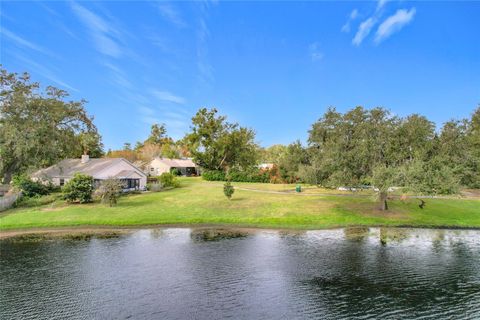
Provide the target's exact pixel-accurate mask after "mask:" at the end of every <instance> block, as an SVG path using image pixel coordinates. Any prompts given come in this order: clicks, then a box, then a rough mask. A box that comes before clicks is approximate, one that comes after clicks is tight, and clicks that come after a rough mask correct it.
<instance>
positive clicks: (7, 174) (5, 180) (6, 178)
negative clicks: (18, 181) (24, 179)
mask: <svg viewBox="0 0 480 320" xmlns="http://www.w3.org/2000/svg"><path fill="white" fill-rule="evenodd" d="M10 181H12V173H11V172H9V171H7V172H5V174H4V175H3V181H2V183H3V184H9V183H10Z"/></svg>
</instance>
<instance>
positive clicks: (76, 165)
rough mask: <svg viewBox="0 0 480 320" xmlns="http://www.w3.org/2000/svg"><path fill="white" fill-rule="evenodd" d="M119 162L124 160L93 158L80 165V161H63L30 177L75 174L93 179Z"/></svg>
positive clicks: (62, 176) (61, 176)
mask: <svg viewBox="0 0 480 320" xmlns="http://www.w3.org/2000/svg"><path fill="white" fill-rule="evenodd" d="M120 161H124V160H123V159H122V158H98V159H95V158H94V159H90V160H89V161H88V162H86V163H82V161H81V159H65V160H63V161H60V162H59V163H57V164H55V165H53V166H51V167H48V168H45V169H42V170H39V171H37V172H35V173H34V174H32V177H37V178H42V177H49V178H54V177H60V178H69V177H72V176H73V175H74V174H75V173H77V172H80V173H83V174H87V175H89V176H92V177H95V176H97V175H98V174H99V173H100V172H101V171H103V170H105V169H106V168H108V167H110V166H111V165H113V164H115V163H117V162H120Z"/></svg>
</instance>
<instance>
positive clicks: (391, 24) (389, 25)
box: [375, 8, 416, 43]
mask: <svg viewBox="0 0 480 320" xmlns="http://www.w3.org/2000/svg"><path fill="white" fill-rule="evenodd" d="M415 12H416V10H415V8H412V9H410V10H406V9H399V10H397V12H395V14H393V15H391V16H390V17H388V18H387V19H385V21H383V22H382V24H380V26H379V27H378V29H377V32H376V34H375V42H376V43H380V42H382V41H383V40H385V39H387V38H388V37H390V36H391V35H392V34H393V33H395V32H398V31H400V30H401V29H402V28H403V27H404V26H406V25H407V24H409V23H410V22H411V21H412V20H413V18H414V17H415Z"/></svg>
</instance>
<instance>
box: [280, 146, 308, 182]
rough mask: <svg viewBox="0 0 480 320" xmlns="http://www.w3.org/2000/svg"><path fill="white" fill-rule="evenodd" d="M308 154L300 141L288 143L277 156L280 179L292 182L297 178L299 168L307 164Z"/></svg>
mask: <svg viewBox="0 0 480 320" xmlns="http://www.w3.org/2000/svg"><path fill="white" fill-rule="evenodd" d="M308 162H309V159H308V154H307V151H306V150H305V149H304V148H303V146H302V144H301V143H300V141H296V142H294V143H291V144H289V145H288V146H287V147H286V148H285V149H284V150H283V152H282V153H280V154H279V157H278V170H279V172H280V176H281V178H282V180H284V181H286V182H289V183H293V182H296V181H297V180H298V178H299V168H300V166H301V165H306V164H308Z"/></svg>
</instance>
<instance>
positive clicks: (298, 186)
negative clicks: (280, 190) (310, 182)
mask: <svg viewBox="0 0 480 320" xmlns="http://www.w3.org/2000/svg"><path fill="white" fill-rule="evenodd" d="M295 191H296V192H302V186H301V185H299V184H297V186H296V187H295Z"/></svg>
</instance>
